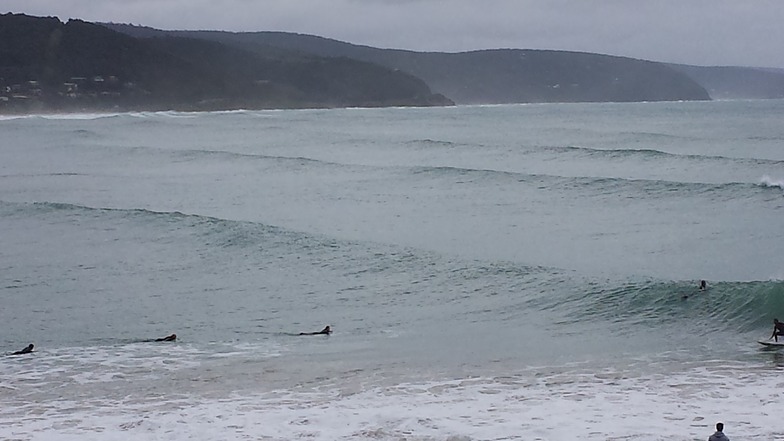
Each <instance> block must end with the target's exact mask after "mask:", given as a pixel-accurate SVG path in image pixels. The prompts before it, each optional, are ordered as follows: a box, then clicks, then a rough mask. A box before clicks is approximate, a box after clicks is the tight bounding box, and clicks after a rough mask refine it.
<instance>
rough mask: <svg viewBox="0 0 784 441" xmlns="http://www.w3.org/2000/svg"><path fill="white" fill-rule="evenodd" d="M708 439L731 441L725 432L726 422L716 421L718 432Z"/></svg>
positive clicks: (709, 440)
mask: <svg viewBox="0 0 784 441" xmlns="http://www.w3.org/2000/svg"><path fill="white" fill-rule="evenodd" d="M708 441H730V439H729V438H727V435H725V434H724V423H716V432H715V433H714V434H713V435H711V436H710V437H708Z"/></svg>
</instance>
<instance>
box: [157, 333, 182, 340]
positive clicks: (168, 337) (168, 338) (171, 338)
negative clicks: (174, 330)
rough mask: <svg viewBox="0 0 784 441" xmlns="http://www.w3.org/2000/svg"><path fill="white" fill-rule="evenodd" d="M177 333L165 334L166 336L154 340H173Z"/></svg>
mask: <svg viewBox="0 0 784 441" xmlns="http://www.w3.org/2000/svg"><path fill="white" fill-rule="evenodd" d="M175 340H177V334H172V335H167V336H166V337H161V338H156V339H155V341H175Z"/></svg>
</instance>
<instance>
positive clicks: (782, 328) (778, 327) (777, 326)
mask: <svg viewBox="0 0 784 441" xmlns="http://www.w3.org/2000/svg"><path fill="white" fill-rule="evenodd" d="M779 335H784V323H782V322H780V321H779V319H775V318H774V319H773V334H771V335H770V338H769V339H768V340H770V339H771V338H772V339H774V340H775V341H779Z"/></svg>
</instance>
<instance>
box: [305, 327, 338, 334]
mask: <svg viewBox="0 0 784 441" xmlns="http://www.w3.org/2000/svg"><path fill="white" fill-rule="evenodd" d="M331 333H332V328H330V327H329V325H327V326H326V327H325V328H324V329H322V330H321V331H319V332H300V333H299V335H321V334H323V335H329V334H331Z"/></svg>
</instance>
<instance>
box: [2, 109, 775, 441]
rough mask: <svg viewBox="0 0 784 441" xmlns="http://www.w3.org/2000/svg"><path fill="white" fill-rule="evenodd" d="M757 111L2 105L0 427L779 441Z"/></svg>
mask: <svg viewBox="0 0 784 441" xmlns="http://www.w3.org/2000/svg"><path fill="white" fill-rule="evenodd" d="M782 114H784V101H780V100H771V101H714V102H673V103H628V104H612V103H609V104H532V105H505V106H457V107H451V108H426V109H425V108H388V109H328V110H327V109H325V110H280V111H234V112H207V113H181V112H153V113H118V114H75V115H25V116H3V117H0V226H1V227H2V233H0V237H1V238H2V240H1V241H0V242H1V243H2V246H1V247H0V329H1V330H2V333H0V353H4V354H3V355H2V356H0V439H8V440H36V441H41V440H47V441H48V440H126V439H138V440H162V439H166V440H212V439H215V440H258V439H265V440H298V439H308V440H410V441H425V440H427V441H430V440H449V441H469V440H517V439H519V440H523V439H525V440H548V441H550V440H567V439H574V438H580V439H585V440H597V441H598V440H665V439H666V440H704V439H707V437H708V436H709V435H710V434H711V433H713V431H714V430H715V429H714V426H715V424H716V423H717V422H719V421H721V422H723V423H724V424H725V433H726V434H727V435H728V436H729V437H730V439H733V440H739V439H744V440H771V439H784V423H783V422H782V418H781V408H782V405H784V392H782V391H784V388H782V386H784V379H782V378H783V377H782V375H784V350H777V349H775V348H772V349H771V348H768V347H764V346H762V345H760V344H758V343H757V341H758V340H767V339H768V337H769V336H770V334H771V328H772V320H773V318H774V317H778V318H780V319H781V318H782V317H784V282H782V279H784V260H783V259H782V256H781V250H782V249H784V217H782V213H784V188H783V187H784V184H783V183H784V125H782V124H781V115H782ZM700 280H706V281H707V285H708V289H707V290H706V291H700V290H698V289H697V287H698V284H699V282H700ZM326 325H330V326H331V327H332V329H333V333H332V334H331V335H314V336H302V335H300V333H302V332H312V331H318V330H320V329H321V328H323V327H324V326H326ZM171 333H176V334H177V337H178V338H177V341H175V342H156V341H155V339H156V338H159V337H163V336H165V335H169V334H171ZM29 343H34V344H35V350H34V351H33V353H31V354H25V355H9V354H10V353H12V352H13V351H16V350H19V349H21V348H23V347H25V346H26V345H28V344H29Z"/></svg>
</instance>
